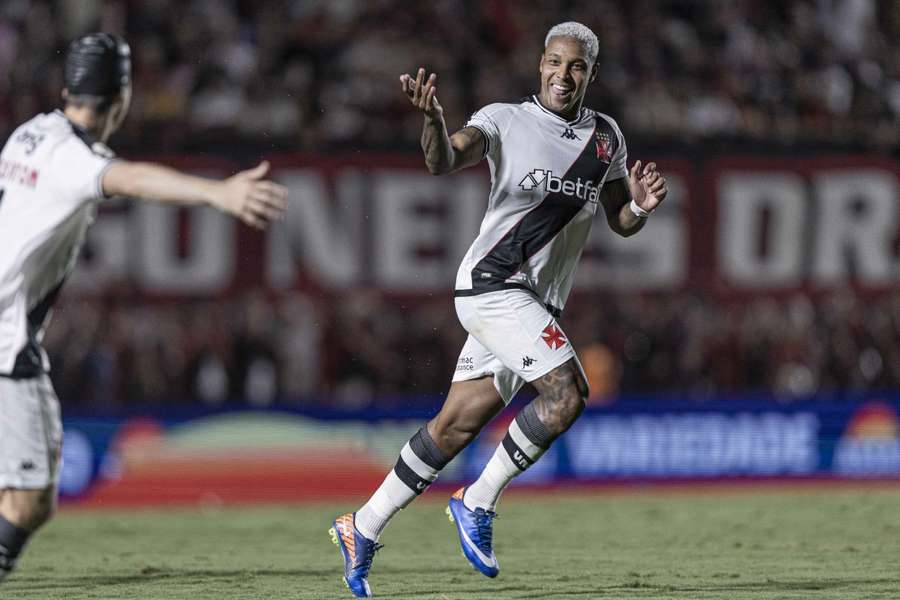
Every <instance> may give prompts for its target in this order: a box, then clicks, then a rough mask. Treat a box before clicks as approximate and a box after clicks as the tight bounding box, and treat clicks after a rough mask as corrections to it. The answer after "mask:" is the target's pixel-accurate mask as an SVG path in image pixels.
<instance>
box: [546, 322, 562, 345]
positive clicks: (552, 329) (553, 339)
mask: <svg viewBox="0 0 900 600" xmlns="http://www.w3.org/2000/svg"><path fill="white" fill-rule="evenodd" d="M541 339H543V340H544V341H545V342H546V343H547V345H548V346H550V349H551V350H559V349H560V348H562V347H563V346H565V345H566V336H565V335H564V334H563V332H562V331H561V330H560V329H559V327H557V326H556V325H555V324H554V323H550V324H549V325H547V327H545V328H544V333H543V335H542V336H541Z"/></svg>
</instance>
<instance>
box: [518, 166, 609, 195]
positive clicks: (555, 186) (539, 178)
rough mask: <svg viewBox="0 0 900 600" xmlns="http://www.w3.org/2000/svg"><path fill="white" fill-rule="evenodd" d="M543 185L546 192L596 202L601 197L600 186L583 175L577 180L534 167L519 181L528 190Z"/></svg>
mask: <svg viewBox="0 0 900 600" xmlns="http://www.w3.org/2000/svg"><path fill="white" fill-rule="evenodd" d="M541 186H543V187H544V191H546V192H552V193H561V194H564V195H566V196H574V197H576V198H578V199H579V200H587V201H589V202H594V203H596V202H597V199H598V198H599V197H600V187H599V186H595V185H594V184H593V182H592V181H591V180H587V181H585V180H583V179H582V178H581V177H579V178H578V179H576V180H575V181H572V180H571V179H563V178H561V177H557V176H556V175H554V174H553V171H546V170H544V169H534V170H533V171H532V172H531V173H529V174H528V175H526V176H525V177H523V178H522V181H520V182H519V187H520V188H522V189H523V190H525V191H526V192H530V191H532V190H534V189H538V188H540V187H541Z"/></svg>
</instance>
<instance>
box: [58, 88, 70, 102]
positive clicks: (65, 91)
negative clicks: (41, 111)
mask: <svg viewBox="0 0 900 600" xmlns="http://www.w3.org/2000/svg"><path fill="white" fill-rule="evenodd" d="M59 95H60V96H62V99H63V102H65V101H66V100H68V99H69V88H63V89H62V92H61V93H60V94H59Z"/></svg>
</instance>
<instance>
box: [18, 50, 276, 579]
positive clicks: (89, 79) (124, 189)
mask: <svg viewBox="0 0 900 600" xmlns="http://www.w3.org/2000/svg"><path fill="white" fill-rule="evenodd" d="M64 82H65V89H63V91H62V97H63V101H64V105H65V106H64V109H63V110H61V111H60V110H56V111H54V112H51V113H47V114H41V115H37V116H36V117H34V118H33V119H31V120H30V121H28V122H27V123H25V124H23V125H21V126H20V127H19V128H18V129H16V130H15V132H14V133H13V134H12V136H11V137H10V139H9V140H8V141H7V143H6V145H5V146H4V147H3V151H2V153H0V580H2V579H3V578H4V577H5V576H6V575H7V574H8V573H9V572H10V571H11V570H12V569H13V567H14V566H15V564H16V560H17V558H18V557H19V555H20V553H21V552H22V548H23V547H24V545H25V543H26V541H27V540H28V538H29V537H30V536H31V535H32V534H33V533H34V532H35V531H36V530H37V528H38V527H40V526H41V525H42V524H44V523H45V522H46V521H47V520H48V519H49V518H50V516H51V515H52V513H53V510H54V507H55V504H56V487H57V480H58V466H59V456H60V438H61V428H62V426H61V422H60V411H59V402H58V401H57V399H56V395H55V393H54V391H53V387H52V386H51V384H50V378H49V377H48V375H47V371H48V369H49V365H48V362H47V356H46V353H45V352H44V351H43V350H42V349H41V346H40V342H41V338H42V335H43V328H44V325H45V323H46V320H47V317H48V314H49V311H50V307H51V306H52V304H53V302H54V300H55V299H56V297H57V295H58V294H59V291H60V288H61V287H62V285H63V282H64V281H65V280H66V278H67V276H68V275H69V273H70V272H71V270H72V268H73V266H74V264H75V259H76V258H77V256H78V253H79V249H80V248H81V245H82V242H83V241H84V237H85V233H86V230H87V228H88V226H89V225H90V224H91V222H92V221H93V220H94V215H95V211H96V207H97V204H98V203H99V202H101V201H102V200H103V199H104V198H108V197H111V196H129V197H132V198H142V199H146V200H155V201H159V202H176V203H181V204H197V205H199V204H208V205H210V206H214V207H215V208H218V209H219V210H222V211H225V212H227V213H230V214H232V215H234V216H236V217H238V218H240V219H241V220H242V221H244V222H245V223H247V224H249V225H251V226H253V227H257V228H264V227H266V225H267V224H268V223H269V222H270V221H272V220H273V219H277V218H279V217H280V215H281V214H282V212H283V211H284V209H285V206H286V202H287V190H286V189H285V188H284V187H282V186H280V185H278V184H275V183H273V182H270V181H266V180H264V179H263V177H264V176H265V174H266V171H267V170H268V165H267V164H265V163H263V164H260V165H259V166H257V167H256V168H254V169H251V170H249V171H244V172H242V173H238V174H236V175H234V176H232V177H230V178H228V179H225V180H221V181H218V180H212V179H204V178H200V177H193V176H191V175H187V174H184V173H181V172H179V171H175V170H173V169H169V168H167V167H163V166H161V165H156V164H150V163H135V162H128V161H124V160H117V159H115V158H114V157H113V154H112V152H111V151H110V150H109V148H107V147H106V145H105V143H106V141H107V139H108V138H109V136H110V135H111V134H112V133H113V132H114V131H115V130H116V129H117V128H118V127H119V125H121V123H122V121H123V119H124V118H125V115H126V113H127V112H128V106H129V102H130V99H131V58H130V50H129V47H128V45H127V44H126V43H125V42H124V41H123V40H122V39H121V38H119V37H117V36H114V35H110V34H106V33H97V34H92V35H88V36H85V37H82V38H80V39H78V40H76V41H74V42H73V43H72V44H71V46H70V47H69V51H68V54H67V56H66V62H65V73H64Z"/></svg>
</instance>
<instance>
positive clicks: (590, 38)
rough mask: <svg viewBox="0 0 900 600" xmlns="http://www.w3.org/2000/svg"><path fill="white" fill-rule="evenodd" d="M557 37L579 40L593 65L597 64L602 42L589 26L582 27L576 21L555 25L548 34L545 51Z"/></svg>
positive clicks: (545, 39)
mask: <svg viewBox="0 0 900 600" xmlns="http://www.w3.org/2000/svg"><path fill="white" fill-rule="evenodd" d="M557 36H561V37H570V38H574V39H576V40H578V41H579V42H581V45H582V46H583V47H584V50H585V52H587V55H588V59H590V61H591V64H594V63H596V62H597V55H598V54H599V53H600V42H599V41H598V40H597V36H596V35H595V34H594V32H593V31H591V29H590V27H588V26H587V25H582V24H581V23H578V22H576V21H566V22H565V23H560V24H559V25H554V26H553V27H551V28H550V31H548V32H547V37H546V38H544V50H546V49H547V46H548V45H549V44H550V38H554V37H557Z"/></svg>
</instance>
